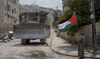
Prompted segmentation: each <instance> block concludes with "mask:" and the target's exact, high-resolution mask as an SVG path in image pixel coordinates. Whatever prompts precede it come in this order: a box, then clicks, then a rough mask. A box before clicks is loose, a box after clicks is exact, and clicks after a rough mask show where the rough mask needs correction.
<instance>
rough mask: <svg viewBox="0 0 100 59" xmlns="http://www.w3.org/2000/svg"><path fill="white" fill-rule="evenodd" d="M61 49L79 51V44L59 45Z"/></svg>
mask: <svg viewBox="0 0 100 59" xmlns="http://www.w3.org/2000/svg"><path fill="white" fill-rule="evenodd" d="M58 48H59V49H60V50H64V51H65V52H71V51H78V47H77V46H59V47H58Z"/></svg>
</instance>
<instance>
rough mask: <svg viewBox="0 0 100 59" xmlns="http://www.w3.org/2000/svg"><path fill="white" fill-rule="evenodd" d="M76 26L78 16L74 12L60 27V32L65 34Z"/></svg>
mask: <svg viewBox="0 0 100 59" xmlns="http://www.w3.org/2000/svg"><path fill="white" fill-rule="evenodd" d="M76 24H77V21H76V15H75V12H73V14H72V15H71V16H70V17H69V18H67V19H64V20H62V21H61V22H60V23H59V25H58V26H59V30H60V32H64V31H66V30H67V29H69V28H70V27H72V26H74V25H76Z"/></svg>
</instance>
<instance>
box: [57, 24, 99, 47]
mask: <svg viewBox="0 0 100 59" xmlns="http://www.w3.org/2000/svg"><path fill="white" fill-rule="evenodd" d="M56 31H57V36H60V37H61V38H63V39H66V40H67V41H69V42H70V43H72V44H78V38H79V36H80V33H81V32H84V34H85V45H86V46H88V47H90V48H91V47H92V25H86V26H83V27H81V28H80V29H79V31H78V32H77V33H75V34H74V36H69V35H67V33H66V32H59V30H58V29H57V30H56ZM96 34H97V37H96V38H97V43H100V23H96Z"/></svg>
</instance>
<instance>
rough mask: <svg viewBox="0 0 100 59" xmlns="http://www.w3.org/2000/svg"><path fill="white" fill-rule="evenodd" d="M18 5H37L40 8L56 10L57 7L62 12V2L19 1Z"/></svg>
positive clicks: (52, 0) (47, 0)
mask: <svg viewBox="0 0 100 59" xmlns="http://www.w3.org/2000/svg"><path fill="white" fill-rule="evenodd" d="M19 3H20V4H22V5H25V4H29V5H31V4H33V5H39V6H41V7H48V8H53V9H55V10H57V6H58V9H59V10H62V1H61V0H19Z"/></svg>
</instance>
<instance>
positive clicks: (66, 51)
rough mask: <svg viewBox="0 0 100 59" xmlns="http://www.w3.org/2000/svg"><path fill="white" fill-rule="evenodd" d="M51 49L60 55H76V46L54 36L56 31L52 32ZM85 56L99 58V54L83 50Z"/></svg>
mask: <svg viewBox="0 0 100 59" xmlns="http://www.w3.org/2000/svg"><path fill="white" fill-rule="evenodd" d="M52 50H53V51H54V52H56V53H58V54H60V55H64V56H72V57H78V46H76V45H71V44H70V43H68V42H66V41H65V40H64V39H61V38H60V37H57V36H56V33H53V44H52ZM84 53H85V54H84V55H85V58H97V59H100V54H94V55H93V54H92V53H87V52H84Z"/></svg>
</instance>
